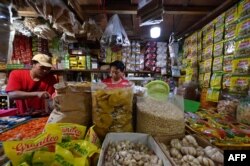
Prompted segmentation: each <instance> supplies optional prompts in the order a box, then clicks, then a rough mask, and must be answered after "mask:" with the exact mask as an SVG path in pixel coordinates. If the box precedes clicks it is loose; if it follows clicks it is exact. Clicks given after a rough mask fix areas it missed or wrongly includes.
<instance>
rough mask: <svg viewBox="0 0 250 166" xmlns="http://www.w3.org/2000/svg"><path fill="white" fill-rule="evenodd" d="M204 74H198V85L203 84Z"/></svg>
mask: <svg viewBox="0 0 250 166" xmlns="http://www.w3.org/2000/svg"><path fill="white" fill-rule="evenodd" d="M203 80H204V74H199V86H200V87H202V86H203Z"/></svg>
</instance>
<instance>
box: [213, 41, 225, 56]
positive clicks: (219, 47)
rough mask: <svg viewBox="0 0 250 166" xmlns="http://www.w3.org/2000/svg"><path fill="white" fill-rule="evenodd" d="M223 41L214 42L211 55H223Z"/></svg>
mask: <svg viewBox="0 0 250 166" xmlns="http://www.w3.org/2000/svg"><path fill="white" fill-rule="evenodd" d="M223 48H224V42H219V43H216V44H214V51H213V56H214V57H218V56H222V55H223V53H224V52H223Z"/></svg>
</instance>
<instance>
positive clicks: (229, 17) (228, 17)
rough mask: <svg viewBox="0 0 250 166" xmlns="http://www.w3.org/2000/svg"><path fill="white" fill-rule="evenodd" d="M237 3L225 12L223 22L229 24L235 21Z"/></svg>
mask: <svg viewBox="0 0 250 166" xmlns="http://www.w3.org/2000/svg"><path fill="white" fill-rule="evenodd" d="M237 16H238V15H237V4H236V5H234V6H233V7H231V8H230V9H229V10H227V11H226V12H225V24H227V25H229V24H231V23H233V22H235V21H237Z"/></svg>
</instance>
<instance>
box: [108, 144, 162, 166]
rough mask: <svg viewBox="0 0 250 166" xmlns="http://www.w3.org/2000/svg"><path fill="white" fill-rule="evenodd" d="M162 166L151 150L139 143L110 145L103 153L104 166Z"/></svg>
mask: <svg viewBox="0 0 250 166" xmlns="http://www.w3.org/2000/svg"><path fill="white" fill-rule="evenodd" d="M123 165H129V166H137V165H138V166H152V165H154V166H162V165H163V162H162V160H161V159H159V158H158V157H157V156H156V155H155V154H154V152H153V151H152V150H150V149H149V148H148V147H147V146H145V145H143V144H141V143H133V142H130V141H120V142H115V143H110V144H109V145H108V148H107V150H106V153H105V162H104V166H123Z"/></svg>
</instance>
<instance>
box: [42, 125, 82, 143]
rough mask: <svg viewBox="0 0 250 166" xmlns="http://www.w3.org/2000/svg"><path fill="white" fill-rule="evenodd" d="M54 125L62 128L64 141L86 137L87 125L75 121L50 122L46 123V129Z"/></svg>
mask: <svg viewBox="0 0 250 166" xmlns="http://www.w3.org/2000/svg"><path fill="white" fill-rule="evenodd" d="M54 126H58V127H60V129H61V130H62V134H63V136H62V141H63V142H67V141H71V140H80V139H84V136H85V133H86V126H82V125H78V124H74V123H50V124H47V125H46V129H49V128H51V127H54Z"/></svg>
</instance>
